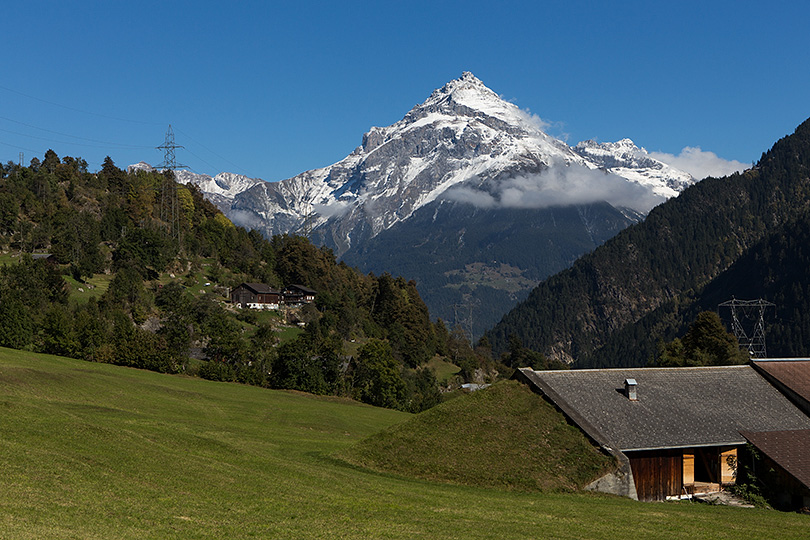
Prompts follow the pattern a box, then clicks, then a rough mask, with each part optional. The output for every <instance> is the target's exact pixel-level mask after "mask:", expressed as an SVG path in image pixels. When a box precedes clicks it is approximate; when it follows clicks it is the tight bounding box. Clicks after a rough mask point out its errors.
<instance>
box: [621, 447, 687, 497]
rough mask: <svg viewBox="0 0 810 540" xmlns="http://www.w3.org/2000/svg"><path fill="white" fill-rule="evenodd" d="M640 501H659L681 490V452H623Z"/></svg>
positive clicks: (677, 493) (679, 492)
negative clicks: (627, 460) (628, 463)
mask: <svg viewBox="0 0 810 540" xmlns="http://www.w3.org/2000/svg"><path fill="white" fill-rule="evenodd" d="M625 455H626V456H627V459H629V460H630V467H631V468H632V470H633V479H634V480H635V483H636V493H637V494H638V500H640V501H660V500H664V499H666V498H667V496H670V495H680V494H681V491H682V490H683V474H682V471H683V468H682V463H683V451H682V450H648V451H640V452H625Z"/></svg>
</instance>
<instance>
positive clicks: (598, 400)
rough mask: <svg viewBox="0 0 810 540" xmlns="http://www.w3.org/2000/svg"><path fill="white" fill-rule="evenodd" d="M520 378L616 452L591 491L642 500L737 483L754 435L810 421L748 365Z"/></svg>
mask: <svg viewBox="0 0 810 540" xmlns="http://www.w3.org/2000/svg"><path fill="white" fill-rule="evenodd" d="M515 378H517V379H518V380H522V381H524V382H525V383H527V384H529V385H530V387H531V388H532V389H533V390H534V391H535V392H537V393H539V394H541V395H542V396H543V397H544V398H545V399H546V400H548V401H549V402H551V403H552V404H553V405H555V406H556V407H557V408H558V409H559V410H560V411H561V412H562V413H563V414H564V415H565V416H566V417H567V418H568V419H569V421H571V422H572V423H573V424H575V425H577V426H578V427H579V428H580V429H581V430H582V431H583V432H585V434H586V435H587V436H588V437H589V438H590V439H591V440H593V441H594V442H595V443H596V444H598V445H599V446H601V447H602V449H603V450H604V451H605V452H607V453H609V454H612V455H613V456H615V457H616V459H617V461H618V464H619V467H618V469H617V470H616V471H614V472H613V473H610V474H608V475H606V476H605V477H603V478H600V479H598V480H596V481H595V482H593V483H592V484H591V485H590V486H588V487H589V489H593V490H596V491H604V492H608V493H615V494H620V495H625V496H628V497H631V498H633V499H639V500H643V501H652V500H664V499H667V498H679V497H688V496H691V495H693V494H695V493H706V492H712V491H719V490H720V489H721V488H722V486H724V485H728V484H733V483H734V480H735V476H734V467H733V465H734V464H735V461H736V457H737V452H738V450H739V449H740V448H741V447H745V445H746V436H748V435H750V433H760V432H784V431H793V430H808V429H810V417H808V416H807V415H806V414H804V413H803V412H802V411H801V410H800V409H798V408H797V407H796V406H795V405H794V404H792V403H791V402H790V401H789V400H788V399H787V398H786V397H785V396H784V395H783V394H781V393H780V392H779V391H778V390H777V389H776V388H775V387H774V386H772V385H771V384H770V383H769V382H768V381H767V380H766V379H765V378H763V377H762V375H760V374H759V373H758V372H757V371H756V370H755V369H754V368H753V367H751V366H722V367H694V368H634V369H591V370H572V371H534V370H532V369H530V368H522V369H520V370H518V371H517V372H516V373H515ZM741 432H743V433H746V436H744V435H742V434H741ZM751 437H752V439H755V438H756V437H755V436H751ZM752 442H754V443H755V444H756V442H755V441H754V440H752Z"/></svg>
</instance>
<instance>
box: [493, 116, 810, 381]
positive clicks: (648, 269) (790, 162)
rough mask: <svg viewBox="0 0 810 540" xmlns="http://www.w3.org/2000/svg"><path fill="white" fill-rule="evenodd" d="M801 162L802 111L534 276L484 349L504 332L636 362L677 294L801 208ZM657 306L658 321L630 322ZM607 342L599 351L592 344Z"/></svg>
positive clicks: (805, 130)
mask: <svg viewBox="0 0 810 540" xmlns="http://www.w3.org/2000/svg"><path fill="white" fill-rule="evenodd" d="M808 164H810V121H806V122H804V123H803V124H802V125H800V126H799V127H798V128H797V129H796V131H795V132H794V133H793V134H792V135H790V136H788V137H785V138H783V139H781V140H780V141H778V142H777V143H776V144H775V145H774V147H773V148H772V149H771V150H770V151H768V152H767V153H765V154H763V156H762V158H761V160H760V161H759V163H758V164H757V165H756V166H755V167H753V168H752V169H750V170H748V171H745V172H743V173H740V174H734V175H732V176H729V177H725V178H707V179H705V180H703V181H701V182H699V183H698V184H696V185H694V186H692V187H690V188H688V189H687V190H685V191H684V192H683V193H682V194H681V195H680V196H679V197H677V198H675V199H671V200H669V201H667V202H666V203H664V204H662V205H660V206H658V207H656V208H654V209H653V210H652V211H651V212H650V214H649V215H648V217H647V219H646V220H645V221H644V222H642V223H640V224H638V225H635V226H631V227H630V228H628V229H626V230H625V231H623V232H622V233H620V234H619V235H617V236H616V237H615V238H613V239H611V240H609V241H608V242H607V243H605V244H604V245H603V246H602V247H600V248H598V249H596V250H595V251H594V252H593V253H591V254H589V255H586V256H585V257H583V258H582V259H580V260H578V261H577V262H576V263H575V264H574V265H573V267H572V268H570V269H569V270H566V271H563V272H561V273H559V274H556V275H555V276H552V277H551V278H549V279H548V280H546V281H544V282H543V283H541V284H540V285H539V286H538V287H537V288H536V289H535V290H533V291H532V293H531V294H530V295H529V298H528V299H527V300H526V301H525V302H523V303H521V304H520V305H519V306H518V307H516V308H515V309H514V310H512V311H511V312H510V313H508V314H507V315H506V316H504V318H503V319H502V321H501V322H500V323H499V324H498V325H496V326H495V327H494V328H493V329H492V330H491V331H490V332H488V333H487V338H488V340H489V342H490V343H491V344H492V346H493V349H494V350H496V351H500V350H504V349H505V348H506V345H507V344H508V340H509V337H510V335H512V334H514V335H516V336H517V337H518V338H519V339H520V340H521V341H522V342H523V343H524V345H526V346H528V347H530V348H532V349H535V350H538V351H540V352H543V353H544V354H546V355H549V356H551V357H553V358H558V359H565V360H567V361H576V362H577V365H580V366H589V365H594V364H598V365H634V364H639V363H643V362H644V361H646V358H639V354H643V355H646V356H649V353H650V349H649V348H647V349H645V350H643V351H639V350H638V348H637V346H636V344H635V343H636V340H642V341H644V340H646V341H647V342H649V341H650V339H652V340H656V339H658V338H659V337H660V338H663V337H670V338H671V337H673V335H674V333H675V332H676V331H675V330H673V328H676V327H677V328H679V329H680V330H682V329H683V324H684V323H683V321H681V320H680V318H679V317H677V316H675V315H672V313H673V311H677V310H678V309H680V310H681V311H683V306H681V304H682V303H684V302H685V303H689V302H691V301H692V300H693V299H694V297H695V296H696V295H698V294H699V293H700V292H701V291H703V290H704V288H705V287H706V286H707V284H709V283H710V282H711V281H712V280H713V279H715V278H716V277H718V276H719V275H720V274H721V273H723V272H724V271H725V270H727V269H728V268H729V267H730V266H731V265H732V264H733V263H734V262H735V261H737V260H738V259H739V258H740V257H741V256H742V255H743V253H745V252H746V250H747V249H749V248H751V247H752V246H754V245H755V244H756V243H757V242H759V241H760V240H762V239H763V238H765V237H766V236H767V235H768V234H770V233H773V232H775V231H777V230H778V229H779V227H781V226H782V225H784V224H786V223H788V222H791V221H793V220H796V219H797V217H798V216H800V215H802V213H803V212H804V211H805V210H806V209H807V208H808V204H809V203H810V179H808V172H809V171H810V168H808ZM776 271H777V272H778V270H776ZM755 294H756V293H755V292H754V291H752V290H745V291H741V292H739V293H737V296H738V297H755ZM724 299H728V298H724ZM678 306H681V307H680V308H679V307H678ZM657 309H661V310H662V313H661V314H660V315H659V316H658V317H659V318H658V320H659V321H661V322H657V323H655V324H653V323H652V322H651V321H647V325H646V326H632V325H633V323H636V322H638V321H640V320H641V319H642V318H644V317H645V316H647V315H648V314H650V313H652V312H654V311H655V310H657ZM712 309H716V305H715V306H714V307H713V308H712ZM665 313H669V315H665ZM693 314H696V312H695V313H693ZM618 333H620V334H618ZM613 336H616V337H615V338H614V337H613ZM618 336H621V338H619V337H618ZM608 343H610V344H611V346H610V347H609V350H610V355H611V358H607V359H606V358H605V357H604V356H600V348H601V347H603V346H605V345H606V344H608Z"/></svg>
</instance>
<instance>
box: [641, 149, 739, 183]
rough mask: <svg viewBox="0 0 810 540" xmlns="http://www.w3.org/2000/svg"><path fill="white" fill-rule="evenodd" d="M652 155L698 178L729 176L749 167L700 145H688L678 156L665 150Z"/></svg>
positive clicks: (651, 153) (651, 155)
mask: <svg viewBox="0 0 810 540" xmlns="http://www.w3.org/2000/svg"><path fill="white" fill-rule="evenodd" d="M650 157H652V158H654V159H657V160H659V161H663V162H664V163H666V164H667V165H672V166H673V167H675V168H677V169H681V170H682V171H686V172H688V173H689V174H691V175H692V176H693V177H695V178H696V179H698V180H702V179H704V178H706V177H707V176H714V177H720V176H728V175H730V174H732V173H735V172H739V171H744V170H745V169H747V168H749V165H746V164H745V163H741V162H739V161H736V160H731V161H729V160H727V159H723V158H721V157H720V156H718V155H717V154H715V153H714V152H704V151H703V150H701V149H700V147H698V146H687V147H685V148H684V149H683V150H681V153H680V154H678V155H677V156H675V155H672V154H667V153H665V152H650Z"/></svg>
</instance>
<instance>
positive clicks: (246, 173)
mask: <svg viewBox="0 0 810 540" xmlns="http://www.w3.org/2000/svg"><path fill="white" fill-rule="evenodd" d="M177 131H178V132H179V133H182V134H183V135H185V136H186V137H187V138H189V139H190V140H192V141H194V142H195V143H197V144H198V145H200V146H201V147H203V148H205V149H206V150H208V151H209V152H211V153H212V154H214V155H215V156H217V157H218V158H219V159H221V160H222V161H224V162H226V163H228V164H229V165H232V166H234V167H236V168H237V169H239V170H240V171H242V172H243V173H245V175H246V176H250V174H248V172H247V171H246V170H245V169H243V168H242V167H240V166H239V165H237V164H236V163H234V162H232V161H230V160H228V159H226V158H224V157H222V156H220V155H219V154H217V153H216V152H214V151H213V150H211V149H210V148H208V147H207V146H205V145H204V144H203V143H201V142H200V141H197V140H194V138H193V137H192V136H191V135H189V134H188V133H186V132H184V131H183V130H181V129H178V130H177ZM189 153H191V152H189ZM192 155H194V154H192ZM196 157H197V158H198V159H200V160H202V158H200V157H199V156H196ZM202 161H205V160H202ZM206 164H207V165H208V166H209V167H211V168H212V169H214V170H216V167H214V166H213V165H211V164H210V163H207V162H206Z"/></svg>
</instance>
